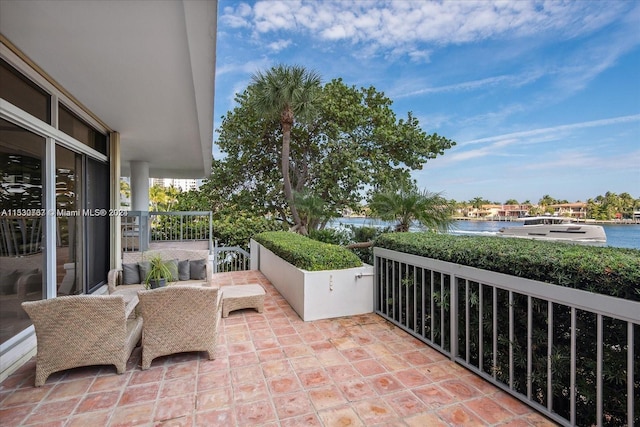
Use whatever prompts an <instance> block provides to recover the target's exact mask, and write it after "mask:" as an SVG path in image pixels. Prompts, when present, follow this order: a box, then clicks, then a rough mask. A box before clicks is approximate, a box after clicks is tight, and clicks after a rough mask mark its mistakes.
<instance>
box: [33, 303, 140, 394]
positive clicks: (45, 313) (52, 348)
mask: <svg viewBox="0 0 640 427" xmlns="http://www.w3.org/2000/svg"><path fill="white" fill-rule="evenodd" d="M22 308H24V310H25V311H26V312H27V314H28V315H29V317H30V318H31V320H32V321H33V326H34V327H35V330H36V339H37V345H38V353H37V356H36V380H35V385H36V387H40V386H41V385H43V384H44V383H45V381H46V380H47V378H48V377H49V375H51V374H52V373H54V372H58V371H63V370H65V369H71V368H76V367H80V366H92V365H115V367H116V370H117V372H118V373H119V374H122V373H124V371H125V370H126V367H127V360H129V357H130V356H131V352H132V351H133V349H134V348H135V346H136V344H137V343H138V342H139V341H140V337H141V334H142V319H141V318H134V319H127V313H126V310H125V300H124V297H123V296H122V295H71V296H64V297H58V298H53V299H47V300H40V301H31V302H23V303H22Z"/></svg>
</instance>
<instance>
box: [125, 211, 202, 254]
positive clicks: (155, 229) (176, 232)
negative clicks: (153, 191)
mask: <svg viewBox="0 0 640 427" xmlns="http://www.w3.org/2000/svg"><path fill="white" fill-rule="evenodd" d="M121 224H122V225H121V227H122V230H121V231H122V250H123V251H124V252H135V251H145V250H147V249H148V248H149V244H150V243H156V242H191V241H206V242H209V249H212V241H211V236H212V234H213V233H212V228H213V220H212V213H211V212H210V211H184V212H183V211H179V212H145V211H128V212H127V215H126V216H123V217H122V218H121Z"/></svg>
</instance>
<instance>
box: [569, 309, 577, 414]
mask: <svg viewBox="0 0 640 427" xmlns="http://www.w3.org/2000/svg"><path fill="white" fill-rule="evenodd" d="M576 324H577V319H576V308H575V307H571V356H570V357H571V362H570V365H571V373H570V379H569V383H570V384H569V399H571V400H570V402H569V407H570V410H569V419H570V420H571V424H572V425H575V424H576Z"/></svg>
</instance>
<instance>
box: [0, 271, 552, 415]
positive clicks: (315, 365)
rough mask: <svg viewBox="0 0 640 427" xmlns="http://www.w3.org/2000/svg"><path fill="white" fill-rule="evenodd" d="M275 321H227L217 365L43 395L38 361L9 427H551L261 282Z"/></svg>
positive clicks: (380, 334) (364, 319) (6, 405)
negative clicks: (309, 311)
mask: <svg viewBox="0 0 640 427" xmlns="http://www.w3.org/2000/svg"><path fill="white" fill-rule="evenodd" d="M216 281H217V282H218V284H220V285H223V286H224V285H233V284H242V283H260V284H262V285H263V286H264V287H265V289H266V290H267V296H266V299H265V310H264V313H263V314H258V313H257V312H255V310H249V309H248V310H241V311H236V312H232V313H231V314H230V315H229V317H228V318H226V319H222V324H221V331H220V335H219V341H218V354H217V358H216V360H213V361H209V360H207V358H206V354H204V353H185V354H179V355H174V356H168V357H162V358H158V359H155V360H154V361H153V363H152V365H151V369H149V370H147V371H141V370H140V367H139V365H140V348H136V349H135V350H134V352H133V354H132V356H131V359H130V360H129V364H128V369H127V371H126V372H125V373H124V374H123V375H117V374H116V373H115V368H114V367H112V366H104V367H86V368H78V369H73V370H69V371H65V372H62V373H56V374H53V375H51V376H50V377H49V379H48V380H47V382H46V384H45V385H44V386H43V387H39V388H35V387H34V386H33V382H34V375H35V359H34V360H31V361H30V362H28V363H27V364H26V365H25V366H23V367H22V368H21V369H20V370H19V371H18V372H16V373H14V374H13V375H11V376H10V377H9V378H7V379H6V380H5V381H4V382H3V383H2V384H0V424H1V425H3V426H30V425H46V426H68V427H71V426H82V427H84V426H134V425H136V426H137V425H142V426H224V427H227V426H274V427H275V426H281V427H287V426H304V427H307V426H420V427H425V426H429V427H431V426H487V425H500V426H553V425H556V424H555V423H553V422H552V421H550V420H548V419H547V418H545V417H544V416H542V415H540V414H538V413H537V412H536V411H534V410H533V409H531V408H529V407H528V406H526V405H524V404H522V403H521V402H519V401H518V400H517V399H515V398H513V397H511V396H509V395H507V394H506V393H504V392H503V391H501V390H500V389H498V388H496V387H494V386H493V385H491V384H490V383H488V382H486V381H484V380H482V379H480V378H479V377H478V376H476V375H475V374H473V373H471V372H470V371H467V370H466V369H464V368H462V367H461V366H459V365H457V364H455V363H453V362H451V361H450V360H448V359H447V358H446V357H445V356H443V355H442V354H440V353H438V352H437V351H435V350H433V349H431V348H430V347H428V346H427V345H425V344H423V343H421V342H419V341H418V340H416V339H414V338H413V337H411V336H409V335H408V334H406V333H405V332H403V331H401V330H400V329H399V328H397V327H395V326H393V325H391V324H390V323H388V322H386V321H385V320H384V319H382V318H381V317H379V316H377V315H375V314H367V315H361V316H354V317H344V318H338V319H331V320H320V321H314V322H303V321H302V320H301V319H300V318H299V317H298V315H297V314H296V313H295V312H294V311H293V309H291V307H290V306H289V305H288V304H287V302H286V301H285V300H284V299H283V298H282V297H281V296H280V294H279V293H278V292H277V291H276V290H275V288H274V287H273V286H272V285H271V283H269V281H268V280H267V279H266V278H265V277H264V276H262V275H261V274H260V273H259V272H257V271H246V272H238V273H223V274H218V275H216Z"/></svg>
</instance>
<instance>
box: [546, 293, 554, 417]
mask: <svg viewBox="0 0 640 427" xmlns="http://www.w3.org/2000/svg"><path fill="white" fill-rule="evenodd" d="M547 310H548V312H547V319H548V321H547V325H548V326H547V410H549V412H551V411H552V410H553V384H552V383H551V373H552V369H551V356H552V353H551V350H552V347H553V303H552V302H551V301H548V302H547Z"/></svg>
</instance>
